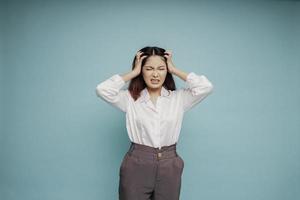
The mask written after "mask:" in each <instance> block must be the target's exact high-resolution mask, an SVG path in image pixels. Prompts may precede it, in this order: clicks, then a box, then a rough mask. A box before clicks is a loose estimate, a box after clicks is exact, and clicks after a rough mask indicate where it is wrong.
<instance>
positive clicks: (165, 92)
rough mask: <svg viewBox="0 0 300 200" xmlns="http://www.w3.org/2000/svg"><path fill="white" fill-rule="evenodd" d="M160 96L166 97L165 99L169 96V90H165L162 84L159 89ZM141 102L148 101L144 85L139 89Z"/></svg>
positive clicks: (148, 95) (148, 97)
mask: <svg viewBox="0 0 300 200" xmlns="http://www.w3.org/2000/svg"><path fill="white" fill-rule="evenodd" d="M160 96H162V97H166V98H167V99H168V98H170V97H171V91H169V90H167V89H166V88H165V87H164V86H162V88H161V91H160ZM140 98H141V102H143V101H149V100H150V94H149V92H148V89H147V87H145V88H144V89H143V90H142V91H141V97H140Z"/></svg>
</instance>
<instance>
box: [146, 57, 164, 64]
mask: <svg viewBox="0 0 300 200" xmlns="http://www.w3.org/2000/svg"><path fill="white" fill-rule="evenodd" d="M145 66H166V63H165V61H164V59H163V58H162V57H161V56H156V55H155V56H150V57H149V58H148V59H147V61H146V63H145Z"/></svg>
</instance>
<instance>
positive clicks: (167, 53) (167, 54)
mask: <svg viewBox="0 0 300 200" xmlns="http://www.w3.org/2000/svg"><path fill="white" fill-rule="evenodd" d="M164 57H165V58H166V59H167V68H168V72H169V73H173V72H174V70H175V66H174V64H173V62H172V51H171V50H166V51H165V55H164Z"/></svg>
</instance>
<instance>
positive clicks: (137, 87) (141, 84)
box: [128, 46, 176, 101]
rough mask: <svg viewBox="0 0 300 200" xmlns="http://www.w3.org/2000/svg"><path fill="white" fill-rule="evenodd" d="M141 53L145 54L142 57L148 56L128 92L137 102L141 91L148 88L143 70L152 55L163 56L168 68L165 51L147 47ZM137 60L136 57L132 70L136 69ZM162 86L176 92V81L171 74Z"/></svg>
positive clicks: (130, 83)
mask: <svg viewBox="0 0 300 200" xmlns="http://www.w3.org/2000/svg"><path fill="white" fill-rule="evenodd" d="M140 51H141V52H142V53H143V54H142V56H143V55H147V57H145V58H144V59H143V61H142V65H141V72H140V74H139V75H138V76H136V77H134V78H133V79H131V80H130V82H129V86H128V90H129V92H130V94H131V96H132V98H133V99H134V100H135V101H136V100H137V99H138V98H139V96H140V93H141V91H142V90H143V89H144V88H145V87H146V86H147V85H146V83H145V80H144V78H143V75H142V69H143V67H144V65H145V63H146V62H147V60H148V58H149V56H151V55H157V56H161V57H162V58H163V59H164V61H165V63H166V66H167V67H168V64H167V59H166V58H165V57H164V53H165V51H166V50H165V49H163V48H159V47H155V46H154V47H149V46H147V47H144V48H142V49H141V50H140ZM135 60H136V57H134V59H133V62H132V70H133V69H134V67H135ZM162 86H163V87H165V88H166V89H168V90H176V85H175V81H174V79H173V76H172V74H171V73H169V72H167V76H166V79H165V81H164V83H163V85H162Z"/></svg>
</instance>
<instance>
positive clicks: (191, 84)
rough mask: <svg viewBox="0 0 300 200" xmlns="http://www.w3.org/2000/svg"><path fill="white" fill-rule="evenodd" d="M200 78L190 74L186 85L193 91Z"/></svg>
mask: <svg viewBox="0 0 300 200" xmlns="http://www.w3.org/2000/svg"><path fill="white" fill-rule="evenodd" d="M199 78H200V77H199V76H198V75H197V74H195V73H194V72H190V73H189V74H188V75H187V77H186V81H185V83H186V85H187V87H188V88H190V89H192V88H194V87H195V86H196V83H197V82H198V81H199Z"/></svg>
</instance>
